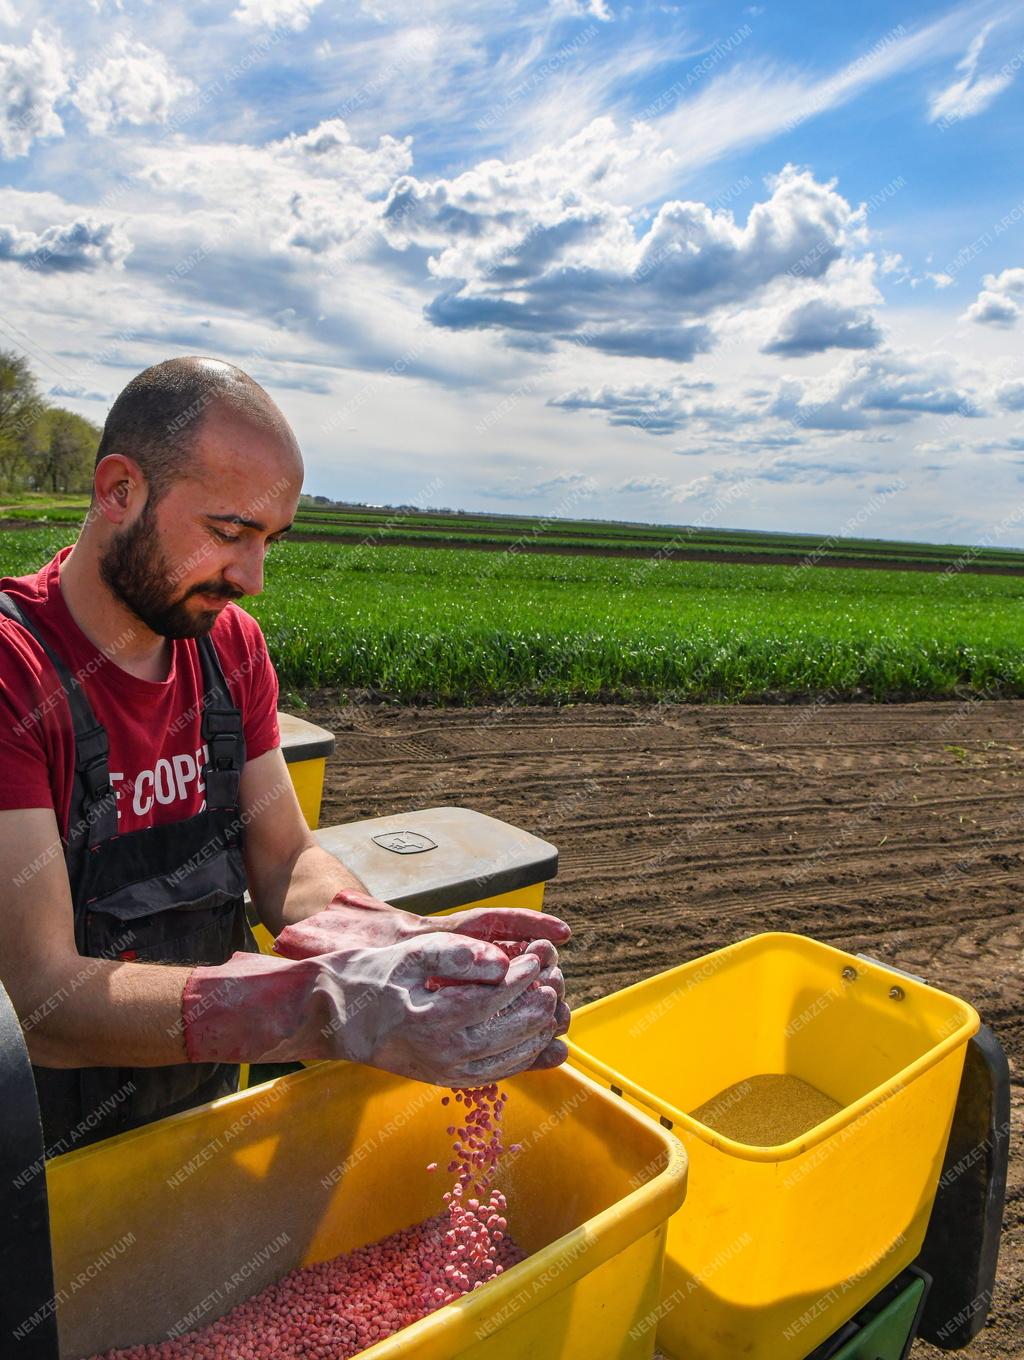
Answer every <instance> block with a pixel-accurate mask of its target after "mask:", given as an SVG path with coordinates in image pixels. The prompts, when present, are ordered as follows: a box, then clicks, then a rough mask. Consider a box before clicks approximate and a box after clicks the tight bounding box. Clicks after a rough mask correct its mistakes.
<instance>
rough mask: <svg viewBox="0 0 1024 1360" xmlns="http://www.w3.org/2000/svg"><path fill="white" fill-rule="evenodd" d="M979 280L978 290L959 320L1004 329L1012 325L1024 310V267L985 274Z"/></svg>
mask: <svg viewBox="0 0 1024 1360" xmlns="http://www.w3.org/2000/svg"><path fill="white" fill-rule="evenodd" d="M981 282H982V289H981V292H980V293H979V294H978V296H977V298H976V299H975V300H974V302H972V303H971V305H970V306H969V307H968V308H967V311H966V312H964V315H963V320H965V321H976V322H978V324H979V325H983V326H1001V327H1003V328H1004V329H1009V328H1010V327H1011V326H1015V325H1016V324H1017V320H1018V318H1019V317H1020V316H1021V315H1022V314H1024V269H1020V268H1017V269H1004V270H1003V272H1002V273H1001V274H986V275H985V277H984V278H983V279H982V281H981ZM1018 299H1020V301H1018Z"/></svg>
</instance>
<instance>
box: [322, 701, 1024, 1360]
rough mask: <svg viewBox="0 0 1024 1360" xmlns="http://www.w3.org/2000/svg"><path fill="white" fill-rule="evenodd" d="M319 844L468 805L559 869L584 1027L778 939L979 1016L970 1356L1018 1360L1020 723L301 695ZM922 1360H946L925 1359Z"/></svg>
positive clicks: (983, 716) (955, 715) (557, 889)
mask: <svg viewBox="0 0 1024 1360" xmlns="http://www.w3.org/2000/svg"><path fill="white" fill-rule="evenodd" d="M308 697H309V700H310V704H311V706H310V708H309V710H308V711H306V712H304V713H303V716H304V717H308V718H309V719H310V720H311V721H313V722H317V723H319V724H321V725H322V726H325V727H328V728H330V729H331V730H332V731H334V732H335V733H336V735H337V748H336V751H335V754H334V756H333V757H332V758H331V760H330V761H329V762H328V769H327V779H326V786H325V791H324V805H323V809H322V812H321V819H320V820H321V825H331V824H333V823H337V822H343V821H353V820H356V819H358V818H361V817H373V816H378V815H386V814H392V813H395V812H399V811H408V810H411V809H414V808H424V807H431V806H437V805H441V804H449V803H457V804H461V805H463V806H467V807H473V808H476V809H478V810H479V811H481V812H486V813H489V814H490V815H492V816H495V817H500V818H502V819H503V820H505V821H509V822H512V823H514V824H516V825H517V826H521V827H524V828H525V829H527V830H529V831H532V832H534V833H535V834H537V835H539V836H542V837H544V838H545V839H546V840H549V841H552V842H553V843H554V844H556V845H557V846H558V847H559V850H560V852H561V861H560V868H559V873H558V877H557V878H556V879H555V880H554V881H553V882H552V883H551V884H550V885H549V888H548V892H547V896H546V904H547V906H548V907H549V908H550V910H551V911H553V912H556V913H558V914H559V915H561V916H564V917H565V918H566V919H567V920H569V922H570V923H571V924H572V926H573V929H574V932H575V939H574V941H573V942H572V944H571V945H570V946H569V947H568V948H567V949H566V951H565V955H564V966H565V972H566V979H567V986H568V992H569V1000H570V1002H571V1003H572V1004H574V1005H579V1004H582V1003H583V1002H585V1001H589V1000H592V999H593V998H595V997H599V996H603V995H605V994H606V993H608V992H610V991H614V990H617V989H619V988H621V987H624V986H626V985H627V984H629V983H631V982H636V981H639V980H640V979H641V978H644V977H648V976H650V975H651V974H652V973H656V972H659V971H661V970H663V969H665V968H668V967H671V966H673V965H675V964H677V963H681V962H683V961H685V960H686V959H689V958H693V957H695V956H697V955H700V954H704V953H707V952H708V951H709V950H712V949H716V948H718V947H719V946H721V945H724V944H727V943H729V942H731V941H734V940H737V939H740V938H742V937H744V936H747V935H750V934H753V933H755V932H758V931H763V930H795V931H800V932H802V933H804V934H807V935H812V936H815V937H816V938H817V939H820V940H826V941H830V942H832V943H834V944H836V945H839V946H841V947H842V948H844V949H849V950H854V951H865V952H867V953H870V954H873V955H875V956H876V957H878V958H879V959H882V960H887V961H890V962H892V963H894V964H896V965H898V966H899V967H901V968H904V969H906V970H908V971H910V972H915V973H919V974H921V975H923V976H924V977H926V978H927V979H928V980H929V981H930V982H933V983H934V984H935V985H936V986H939V987H942V988H945V989H947V990H949V991H951V992H954V993H956V994H958V995H960V996H962V997H964V998H965V999H967V1000H969V1001H971V1002H972V1003H973V1004H974V1005H975V1006H976V1007H977V1008H978V1010H979V1011H980V1012H981V1014H982V1017H983V1019H984V1020H986V1021H987V1022H988V1023H989V1024H990V1025H991V1026H992V1028H993V1029H994V1030H995V1031H996V1033H997V1035H998V1036H999V1038H1000V1040H1001V1042H1002V1044H1003V1047H1004V1048H1005V1049H1006V1051H1007V1054H1008V1056H1009V1059H1010V1065H1011V1069H1012V1075H1013V1132H1012V1135H1011V1138H1012V1141H1011V1167H1010V1180H1009V1187H1008V1193H1007V1211H1006V1219H1005V1223H1004V1233H1003V1242H1002V1251H1001V1257H1000V1273H999V1281H998V1287H997V1290H996V1293H995V1297H994V1300H993V1306H992V1310H991V1313H990V1319H989V1323H988V1325H987V1327H986V1328H985V1330H984V1332H983V1333H982V1334H981V1336H979V1337H978V1338H977V1339H976V1340H975V1342H974V1343H973V1344H972V1345H971V1347H970V1348H969V1350H968V1351H967V1352H965V1354H967V1355H970V1356H972V1357H975V1360H982V1358H984V1360H996V1358H997V1357H998V1360H1007V1357H1011V1358H1012V1357H1024V1316H1022V1311H1024V1310H1022V1306H1021V1305H1022V1294H1024V1289H1022V1276H1024V1259H1022V1258H1024V1252H1022V1235H1024V1226H1022V1218H1024V1213H1022V1198H1024V1196H1022V1187H1024V1170H1022V1159H1021V1158H1020V1157H1019V1156H1018V1155H1017V1152H1016V1150H1017V1148H1019V1146H1020V1141H1019V1140H1020V1138H1021V1124H1022V1116H1024V1093H1022V1088H1021V1073H1022V1066H1024V1063H1022V1060H1024V1053H1022V1048H1024V1022H1022V1005H1021V996H1022V991H1024V950H1022V944H1024V925H1022V920H1024V702H1020V701H1017V702H1014V701H1006V702H976V701H969V700H965V701H963V702H950V703H921V704H907V705H903V704H893V705H855V704H849V705H828V706H825V705H814V704H811V705H804V706H779V707H771V706H764V707H761V706H742V707H702V706H682V705H658V706H653V707H648V708H630V707H617V706H604V705H578V706H568V707H565V708H562V709H554V708H514V707H509V708H507V709H504V710H502V709H449V710H436V709H400V708H384V707H369V706H352V705H349V704H347V703H346V701H345V699H344V698H343V697H339V696H338V695H337V694H333V693H331V692H325V691H317V692H315V693H312V694H310V695H309V696H308ZM913 1353H914V1358H915V1360H924V1358H925V1357H929V1356H933V1357H937V1356H939V1355H940V1354H942V1352H939V1351H936V1350H933V1349H932V1348H931V1347H928V1346H926V1345H924V1344H923V1343H918V1344H917V1345H916V1346H915V1347H914V1352H913Z"/></svg>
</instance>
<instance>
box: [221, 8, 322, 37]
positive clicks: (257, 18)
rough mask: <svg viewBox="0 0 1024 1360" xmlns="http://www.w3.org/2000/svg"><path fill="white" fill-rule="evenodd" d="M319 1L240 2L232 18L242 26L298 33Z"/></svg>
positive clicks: (307, 21)
mask: <svg viewBox="0 0 1024 1360" xmlns="http://www.w3.org/2000/svg"><path fill="white" fill-rule="evenodd" d="M320 3H321V0H242V2H241V4H240V5H239V6H238V8H237V9H236V10H233V11H232V18H235V19H239V20H240V21H241V22H242V23H243V24H250V25H253V26H266V27H267V28H289V29H291V30H292V32H293V33H300V32H301V31H302V29H304V28H305V27H306V26H307V24H308V23H309V17H310V15H311V14H312V13H313V11H314V10H315V9H317V8H318V7H319V5H320Z"/></svg>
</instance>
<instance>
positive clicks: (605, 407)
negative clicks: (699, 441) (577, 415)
mask: <svg viewBox="0 0 1024 1360" xmlns="http://www.w3.org/2000/svg"><path fill="white" fill-rule="evenodd" d="M713 389H714V384H713V383H710V382H696V383H686V382H678V383H671V384H669V385H668V386H665V387H659V386H657V385H656V384H653V383H638V384H635V385H633V386H615V385H612V384H605V385H602V386H600V387H597V388H590V387H581V388H576V389H575V390H573V391H570V392H564V393H562V395H561V396H557V397H552V398H551V399H550V400H549V401H548V405H549V406H554V407H557V408H558V409H559V410H562V411H603V412H604V414H605V417H606V419H607V421H608V424H609V425H620V426H631V427H632V428H634V429H637V430H643V431H644V432H645V433H647V434H654V435H666V434H675V433H677V431H679V430H681V429H684V428H686V427H691V426H692V427H693V428H695V429H698V430H701V431H706V430H713V429H729V428H731V427H732V426H734V425H736V424H741V423H744V422H745V421H749V420H755V419H757V418H758V417H757V416H755V415H754V414H753V413H751V412H745V411H743V410H740V409H737V408H736V406H735V405H734V404H726V403H724V402H718V401H715V400H714V399H709V398H708V397H707V396H706V395H705V394H706V393H708V392H710V391H712V390H713Z"/></svg>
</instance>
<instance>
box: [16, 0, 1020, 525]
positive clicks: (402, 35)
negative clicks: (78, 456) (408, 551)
mask: <svg viewBox="0 0 1024 1360" xmlns="http://www.w3.org/2000/svg"><path fill="white" fill-rule="evenodd" d="M1022 67H1024V13H1022V12H1021V11H1020V8H1019V7H1015V6H1012V5H1009V4H989V3H986V2H985V0H981V3H973V4H971V5H960V6H949V5H939V4H934V5H933V4H911V5H907V6H904V7H902V8H898V7H894V6H892V5H891V4H887V5H882V4H880V3H866V4H860V5H858V6H856V7H841V6H821V5H812V4H809V3H803V2H802V0H800V2H791V3H787V4H784V5H783V4H771V3H766V4H763V5H743V4H714V5H712V4H710V3H707V4H672V3H668V2H667V0H662V3H640V4H623V3H619V0H543V2H542V0H529V2H527V0H506V3H505V4H503V5H500V6H496V5H493V4H491V3H482V2H481V0H458V2H457V3H456V2H454V0H415V3H413V0H361V3H360V2H359V0H349V3H346V4H339V3H335V2H334V0H223V3H222V2H221V0H208V2H207V3H187V2H186V3H184V4H182V5H180V6H175V7H170V6H164V5H160V4H158V3H155V2H154V0H89V3H81V4H70V3H68V4H64V5H55V4H50V3H43V2H41V0H0V346H3V347H6V348H18V349H20V350H22V351H23V352H24V353H26V354H27V355H28V356H29V358H30V359H31V362H32V364H33V367H34V369H35V372H36V374H37V376H38V377H39V379H40V382H41V384H42V385H43V388H44V390H47V391H49V392H51V393H52V394H53V396H54V399H55V400H57V401H60V402H61V403H63V404H65V405H68V406H71V407H72V408H74V409H76V410H79V411H81V412H82V413H83V414H86V415H88V416H90V417H92V418H93V419H95V420H96V421H97V422H102V420H103V417H104V414H105V412H106V410H107V408H108V406H109V404H110V402H111V401H112V399H113V397H114V396H116V394H117V392H118V391H119V389H120V388H121V387H122V386H123V385H124V383H125V382H126V381H127V380H128V378H129V377H130V376H131V375H132V373H134V372H137V371H138V370H139V369H141V368H144V367H145V366H146V365H147V364H150V363H153V362H156V361H158V360H160V359H163V358H167V357H169V356H171V355H173V354H184V353H205V354H214V355H218V356H220V357H223V358H226V359H229V360H231V361H233V362H235V363H238V364H240V365H241V366H242V367H243V368H245V369H246V370H247V371H249V372H251V373H252V374H253V376H254V377H256V378H257V379H258V380H259V381H261V382H262V383H264V385H265V386H266V387H267V388H268V389H269V390H270V391H271V393H272V394H273V395H274V396H275V398H276V399H277V400H278V402H279V403H280V405H281V406H282V408H283V409H284V411H285V413H286V414H287V415H288V417H289V419H290V420H291V422H292V424H293V426H294V428H295V430H296V433H297V435H298V437H299V440H300V443H301V444H302V447H303V451H304V455H305V458H306V465H307V479H306V486H307V489H308V490H310V491H313V492H318V493H321V494H326V495H331V496H337V497H339V498H350V499H358V500H368V501H373V502H382V503H391V504H395V503H405V502H412V503H418V504H431V505H450V506H460V507H464V508H467V509H488V510H506V511H513V512H518V513H540V514H554V515H573V516H580V517H584V516H585V517H588V518H589V517H606V518H624V519H642V520H654V521H661V522H666V523H689V524H694V523H696V524H722V525H736V526H744V527H750V528H766V529H778V530H785V529H792V530H806V531H811V532H814V531H817V532H821V533H823V534H842V533H846V534H856V535H861V536H888V537H898V538H909V539H929V540H942V541H957V542H972V543H978V542H987V543H993V544H1013V545H1016V546H1024V364H1022V359H1021V339H1022V337H1024V174H1022V173H1021V169H1020V163H1021V162H1020V147H1021V144H1022V137H1024V77H1022V75H1021V68H1022Z"/></svg>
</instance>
